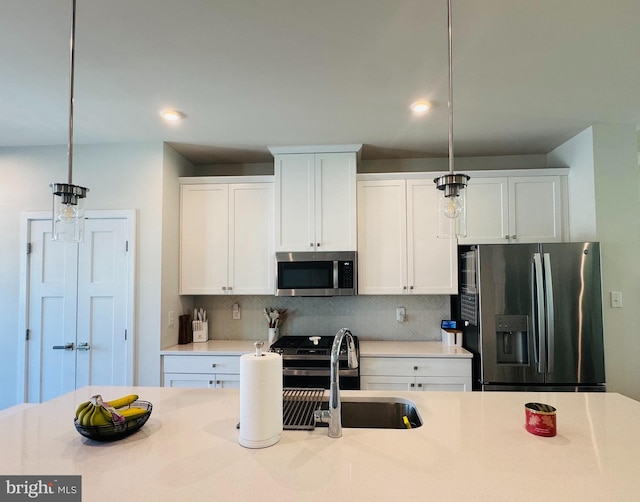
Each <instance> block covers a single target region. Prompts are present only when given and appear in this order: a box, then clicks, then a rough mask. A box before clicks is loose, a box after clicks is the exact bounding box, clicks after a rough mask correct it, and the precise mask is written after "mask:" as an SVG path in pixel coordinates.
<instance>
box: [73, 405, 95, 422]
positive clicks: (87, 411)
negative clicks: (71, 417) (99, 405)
mask: <svg viewBox="0 0 640 502" xmlns="http://www.w3.org/2000/svg"><path fill="white" fill-rule="evenodd" d="M93 408H94V406H93V405H92V404H91V403H89V406H85V407H84V408H83V409H82V410H81V411H80V413H78V419H77V420H78V423H79V424H80V425H87V424H86V423H85V422H86V419H87V417H88V416H90V415H91V412H92V411H93Z"/></svg>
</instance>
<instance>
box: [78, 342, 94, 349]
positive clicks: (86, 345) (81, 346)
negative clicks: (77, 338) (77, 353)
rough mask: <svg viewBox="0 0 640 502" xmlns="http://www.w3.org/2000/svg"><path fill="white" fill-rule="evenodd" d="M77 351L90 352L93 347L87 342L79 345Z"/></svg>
mask: <svg viewBox="0 0 640 502" xmlns="http://www.w3.org/2000/svg"><path fill="white" fill-rule="evenodd" d="M76 349H78V350H89V349H91V347H90V346H89V344H88V343H87V342H84V343H79V344H78V346H77V347H76Z"/></svg>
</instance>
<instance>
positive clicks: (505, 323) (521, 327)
mask: <svg viewBox="0 0 640 502" xmlns="http://www.w3.org/2000/svg"><path fill="white" fill-rule="evenodd" d="M528 340H529V330H528V316H526V315H497V316H496V349H497V355H496V359H497V363H498V364H505V365H528V364H529V343H528Z"/></svg>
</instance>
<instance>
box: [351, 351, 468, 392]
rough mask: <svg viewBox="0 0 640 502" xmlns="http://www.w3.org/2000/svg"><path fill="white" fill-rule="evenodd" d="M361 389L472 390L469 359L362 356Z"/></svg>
mask: <svg viewBox="0 0 640 502" xmlns="http://www.w3.org/2000/svg"><path fill="white" fill-rule="evenodd" d="M360 386H361V388H362V390H398V391H406V390H409V391H425V390H429V391H431V390H441V391H471V359H467V358H447V357H437V358H436V357H361V358H360Z"/></svg>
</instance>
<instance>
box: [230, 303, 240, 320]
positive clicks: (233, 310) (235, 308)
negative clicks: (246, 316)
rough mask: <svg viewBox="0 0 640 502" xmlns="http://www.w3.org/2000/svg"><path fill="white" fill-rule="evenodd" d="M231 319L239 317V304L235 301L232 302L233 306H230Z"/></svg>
mask: <svg viewBox="0 0 640 502" xmlns="http://www.w3.org/2000/svg"><path fill="white" fill-rule="evenodd" d="M231 319H233V320H235V321H237V320H238V319H240V305H238V304H237V303H234V304H233V307H232V308H231Z"/></svg>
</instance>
